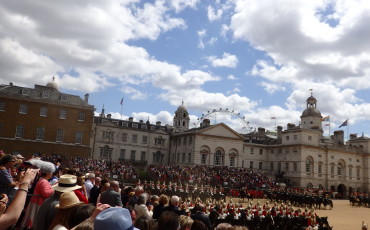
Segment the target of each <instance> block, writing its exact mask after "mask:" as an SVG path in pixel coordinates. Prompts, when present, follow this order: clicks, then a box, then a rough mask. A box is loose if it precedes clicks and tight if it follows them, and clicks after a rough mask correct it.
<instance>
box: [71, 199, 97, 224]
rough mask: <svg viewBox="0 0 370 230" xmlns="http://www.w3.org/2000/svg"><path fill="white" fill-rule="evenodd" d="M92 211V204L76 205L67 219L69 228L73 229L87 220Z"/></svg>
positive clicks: (93, 208) (93, 209)
mask: <svg viewBox="0 0 370 230" xmlns="http://www.w3.org/2000/svg"><path fill="white" fill-rule="evenodd" d="M94 211H95V207H94V205H92V204H82V205H78V206H77V208H76V209H74V210H73V211H72V213H71V217H70V218H69V222H68V226H69V228H73V227H75V226H77V225H78V224H80V223H81V222H83V221H84V220H86V219H87V218H89V217H90V216H91V215H92V214H93V212H94Z"/></svg>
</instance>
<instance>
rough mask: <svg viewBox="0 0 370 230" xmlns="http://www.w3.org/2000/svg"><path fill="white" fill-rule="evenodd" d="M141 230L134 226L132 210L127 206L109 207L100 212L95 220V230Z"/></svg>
mask: <svg viewBox="0 0 370 230" xmlns="http://www.w3.org/2000/svg"><path fill="white" fill-rule="evenodd" d="M107 229H112V230H115V229H117V230H118V229H119V230H132V229H134V230H139V229H137V228H135V227H133V224H132V220H131V216H130V212H129V211H128V210H127V209H126V208H116V207H112V208H108V209H105V210H104V211H102V212H101V213H100V214H98V215H97V216H96V218H95V221H94V230H107Z"/></svg>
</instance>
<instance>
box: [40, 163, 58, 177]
mask: <svg viewBox="0 0 370 230" xmlns="http://www.w3.org/2000/svg"><path fill="white" fill-rule="evenodd" d="M38 164H39V165H38V166H39V168H40V173H41V177H43V178H45V179H46V180H49V179H50V178H51V177H52V176H53V173H54V172H55V165H54V164H53V163H51V162H47V161H42V160H40V162H39V163H38Z"/></svg>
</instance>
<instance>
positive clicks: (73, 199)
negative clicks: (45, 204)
mask: <svg viewBox="0 0 370 230" xmlns="http://www.w3.org/2000/svg"><path fill="white" fill-rule="evenodd" d="M81 204H83V202H81V201H80V200H79V199H78V197H77V196H76V194H75V193H74V192H65V193H63V194H62V195H60V200H59V204H57V205H55V207H56V208H59V209H67V208H72V207H74V206H77V205H81Z"/></svg>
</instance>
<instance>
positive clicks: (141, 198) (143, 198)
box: [136, 193, 148, 205]
mask: <svg viewBox="0 0 370 230" xmlns="http://www.w3.org/2000/svg"><path fill="white" fill-rule="evenodd" d="M147 201H148V194H147V193H143V194H140V196H139V197H138V199H137V203H136V204H137V205H141V204H143V205H145V204H146V202H147Z"/></svg>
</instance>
